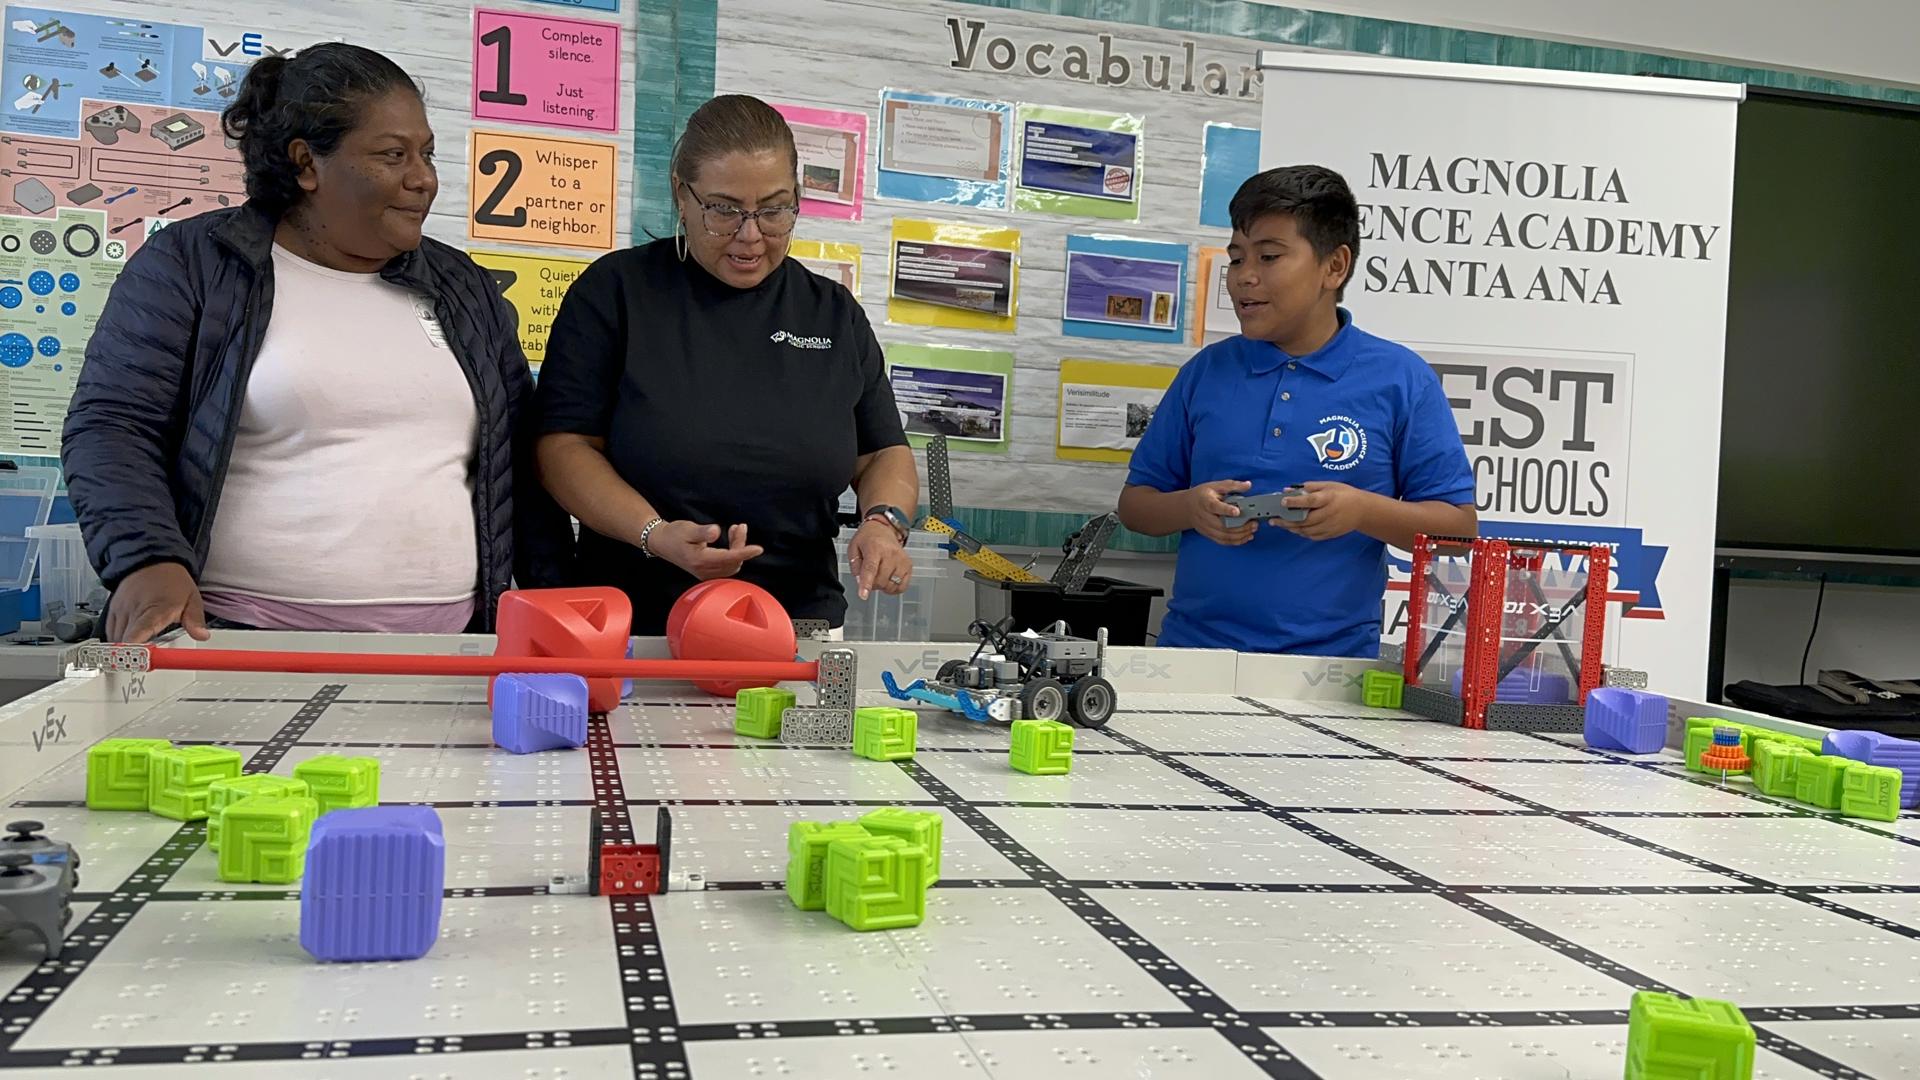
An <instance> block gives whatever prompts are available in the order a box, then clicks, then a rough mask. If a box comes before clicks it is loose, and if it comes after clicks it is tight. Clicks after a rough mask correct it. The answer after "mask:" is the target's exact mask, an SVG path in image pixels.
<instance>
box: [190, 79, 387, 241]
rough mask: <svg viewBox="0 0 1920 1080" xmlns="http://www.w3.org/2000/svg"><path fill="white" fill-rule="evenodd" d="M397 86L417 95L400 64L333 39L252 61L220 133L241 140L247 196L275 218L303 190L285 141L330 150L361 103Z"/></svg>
mask: <svg viewBox="0 0 1920 1080" xmlns="http://www.w3.org/2000/svg"><path fill="white" fill-rule="evenodd" d="M402 87H404V88H405V89H407V90H408V91H409V92H411V93H413V94H414V95H415V96H423V95H422V93H421V90H420V85H419V84H418V83H416V82H415V81H414V80H413V77H412V76H410V75H408V74H407V73H406V72H405V71H403V70H401V68H400V65H398V64H396V63H394V62H393V61H391V60H389V59H387V58H386V57H385V56H382V55H380V54H379V53H377V52H374V51H373V50H372V49H365V48H361V47H360V46H358V45H348V44H345V43H342V42H337V41H329V42H323V43H321V44H319V45H313V46H309V47H308V48H304V49H301V50H300V51H299V52H297V53H295V54H294V55H293V57H292V58H288V57H284V56H269V57H267V58H265V59H263V60H260V61H257V62H256V63H255V64H254V65H253V67H252V68H250V69H248V71H247V76H246V78H245V79H243V80H242V81H241V83H240V92H239V94H237V95H236V96H235V97H234V99H233V104H231V105H229V106H227V109H226V112H224V113H222V114H221V116H220V127H221V130H223V131H225V132H226V135H227V138H229V139H232V140H234V141H235V142H237V143H238V144H239V145H240V158H241V161H242V162H244V163H245V165H246V169H247V198H248V199H249V200H250V201H251V202H252V203H253V204H254V205H256V206H258V207H259V208H261V209H263V210H265V211H267V212H268V213H270V214H273V215H275V216H278V215H280V214H283V213H285V212H286V211H287V210H288V209H289V208H291V207H292V206H293V205H294V204H295V203H298V202H299V201H300V198H301V196H302V195H303V194H304V192H302V191H301V189H300V170H299V169H298V168H296V167H295V166H294V164H293V159H292V158H291V157H289V156H288V154H287V147H288V145H289V144H291V143H292V142H293V141H294V140H295V139H305V140H306V143H307V145H308V146H309V147H311V148H312V149H313V152H314V154H315V155H316V156H319V157H325V156H327V155H328V154H331V153H333V152H334V151H335V150H337V149H338V148H339V146H340V140H341V139H342V138H345V137H346V134H347V133H348V132H349V131H352V130H353V129H354V126H355V125H356V124H358V123H359V122H360V110H361V106H363V105H364V104H366V102H367V101H368V100H369V99H371V98H376V97H379V96H380V95H382V94H385V93H387V92H389V91H392V90H397V89H400V88H402Z"/></svg>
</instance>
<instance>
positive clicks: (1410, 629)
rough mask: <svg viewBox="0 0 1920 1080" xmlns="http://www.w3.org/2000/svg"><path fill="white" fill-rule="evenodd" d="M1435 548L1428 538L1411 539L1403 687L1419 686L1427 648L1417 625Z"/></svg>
mask: <svg viewBox="0 0 1920 1080" xmlns="http://www.w3.org/2000/svg"><path fill="white" fill-rule="evenodd" d="M1436 546H1437V545H1436V544H1435V543H1434V539H1433V537H1431V536H1416V537H1414V538H1413V582H1412V587H1410V588H1409V589H1407V634H1406V637H1405V638H1404V639H1402V640H1403V641H1404V642H1405V647H1404V648H1403V649H1402V651H1401V654H1400V678H1401V680H1402V681H1403V682H1404V683H1405V684H1406V685H1407V686H1419V685H1420V653H1421V650H1423V649H1425V648H1426V644H1427V642H1426V634H1425V633H1424V632H1423V631H1422V629H1421V622H1422V620H1424V619H1425V618H1426V616H1427V572H1428V570H1429V568H1430V566H1431V564H1432V562H1433V556H1434V548H1435V547H1436ZM1441 689H1442V690H1444V689H1446V688H1445V687H1441Z"/></svg>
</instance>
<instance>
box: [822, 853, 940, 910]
mask: <svg viewBox="0 0 1920 1080" xmlns="http://www.w3.org/2000/svg"><path fill="white" fill-rule="evenodd" d="M927 884H928V881H927V849H925V848H923V847H921V846H920V845H918V844H910V843H908V842H907V841H905V840H902V839H900V838H899V837H897V836H867V837H864V838H859V837H856V838H852V839H846V840H835V841H833V842H832V843H830V844H828V845H827V914H829V915H831V916H833V917H834V918H836V919H839V920H840V921H841V922H843V923H846V924H847V925H848V926H850V927H852V928H853V929H855V930H863V931H864V930H900V929H904V928H906V927H909V926H918V925H920V922H921V920H923V919H925V918H926V917H927Z"/></svg>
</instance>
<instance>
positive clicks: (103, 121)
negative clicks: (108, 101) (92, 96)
mask: <svg viewBox="0 0 1920 1080" xmlns="http://www.w3.org/2000/svg"><path fill="white" fill-rule="evenodd" d="M87 131H89V132H90V133H92V135H93V137H94V138H95V139H98V140H99V141H100V144H101V145H102V146H112V145H113V144H115V143H117V142H119V141H120V133H121V132H123V131H131V132H133V133H134V134H135V135H138V134H140V118H139V117H138V116H135V115H134V114H133V113H132V112H131V111H130V110H129V109H128V108H127V107H126V106H125V105H114V106H111V107H109V108H105V109H101V110H100V111H99V112H97V113H94V114H93V115H92V116H89V117H87Z"/></svg>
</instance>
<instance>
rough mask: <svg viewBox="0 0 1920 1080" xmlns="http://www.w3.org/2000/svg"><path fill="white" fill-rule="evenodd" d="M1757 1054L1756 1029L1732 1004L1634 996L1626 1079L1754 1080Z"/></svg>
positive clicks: (1669, 996)
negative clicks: (1754, 1058)
mask: <svg viewBox="0 0 1920 1080" xmlns="http://www.w3.org/2000/svg"><path fill="white" fill-rule="evenodd" d="M1753 1051H1754V1036H1753V1026H1752V1025H1751V1024H1749V1023H1747V1018H1746V1017H1745V1016H1742V1015H1741V1014H1740V1010H1739V1009H1737V1008H1735V1007H1734V1006H1733V1005H1731V1004H1729V1003H1727V1002H1724V1001H1709V1000H1706V999H1703V998H1680V997H1675V996H1674V995H1672V994H1662V993H1659V992H1657V991H1653V990H1641V991H1639V992H1637V993H1635V994H1634V995H1633V1006H1632V1008H1631V1009H1630V1010H1629V1011H1628V1014H1627V1076H1626V1080H1752V1077H1753Z"/></svg>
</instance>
